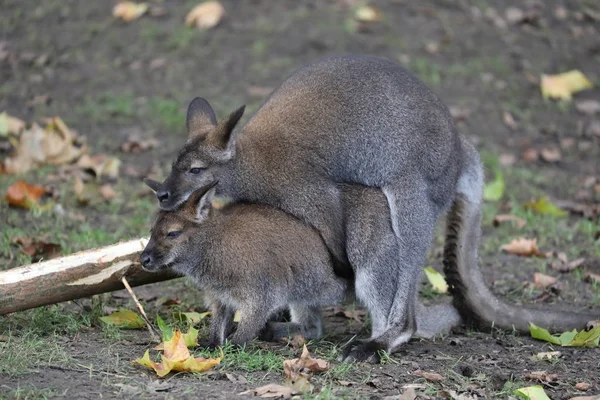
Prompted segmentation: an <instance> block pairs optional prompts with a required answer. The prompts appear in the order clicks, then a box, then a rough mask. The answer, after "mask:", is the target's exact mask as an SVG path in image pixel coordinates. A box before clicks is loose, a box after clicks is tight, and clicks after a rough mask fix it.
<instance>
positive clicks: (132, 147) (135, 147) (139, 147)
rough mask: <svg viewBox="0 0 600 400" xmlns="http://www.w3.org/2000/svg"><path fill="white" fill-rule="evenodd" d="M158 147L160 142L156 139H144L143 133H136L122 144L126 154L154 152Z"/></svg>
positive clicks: (122, 149)
mask: <svg viewBox="0 0 600 400" xmlns="http://www.w3.org/2000/svg"><path fill="white" fill-rule="evenodd" d="M158 145H159V142H158V140H156V139H155V138H148V139H144V138H143V137H142V134H141V133H139V132H134V133H132V134H131V135H129V137H128V138H127V140H126V141H125V142H123V143H121V151H123V152H126V153H142V152H144V151H148V150H152V149H154V148H155V147H157V146H158Z"/></svg>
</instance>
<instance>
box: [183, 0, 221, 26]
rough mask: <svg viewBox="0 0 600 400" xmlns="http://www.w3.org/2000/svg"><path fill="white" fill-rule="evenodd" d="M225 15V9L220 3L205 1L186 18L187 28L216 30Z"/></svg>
mask: <svg viewBox="0 0 600 400" xmlns="http://www.w3.org/2000/svg"><path fill="white" fill-rule="evenodd" d="M224 15H225V8H223V6H222V5H221V3H219V2H218V1H205V2H204V3H202V4H199V5H197V6H196V7H194V8H193V9H192V10H191V11H190V12H189V13H188V14H187V16H186V17H185V24H186V25H187V26H195V27H196V28H198V29H203V30H206V29H210V28H214V27H215V26H217V25H218V24H219V22H221V19H222V18H223V16H224Z"/></svg>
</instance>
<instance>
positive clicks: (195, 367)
mask: <svg viewBox="0 0 600 400" xmlns="http://www.w3.org/2000/svg"><path fill="white" fill-rule="evenodd" d="M163 348H164V354H161V362H160V363H156V362H154V361H152V360H151V359H150V351H149V350H146V353H144V356H143V357H142V358H138V359H136V360H135V361H136V362H137V363H138V364H140V365H143V366H145V367H147V368H152V369H153V370H154V371H155V372H156V374H157V375H158V376H159V377H163V376H166V375H167V374H168V373H169V372H171V371H176V372H205V371H208V370H209V369H211V368H212V367H214V366H215V365H218V364H219V363H220V362H221V360H222V359H223V351H222V350H221V356H220V357H218V358H203V357H198V358H195V357H193V356H192V355H191V354H190V352H189V350H188V349H187V345H186V343H185V339H184V337H183V335H182V334H181V331H179V330H177V331H175V333H174V334H173V337H172V338H171V340H168V341H166V342H164V344H163Z"/></svg>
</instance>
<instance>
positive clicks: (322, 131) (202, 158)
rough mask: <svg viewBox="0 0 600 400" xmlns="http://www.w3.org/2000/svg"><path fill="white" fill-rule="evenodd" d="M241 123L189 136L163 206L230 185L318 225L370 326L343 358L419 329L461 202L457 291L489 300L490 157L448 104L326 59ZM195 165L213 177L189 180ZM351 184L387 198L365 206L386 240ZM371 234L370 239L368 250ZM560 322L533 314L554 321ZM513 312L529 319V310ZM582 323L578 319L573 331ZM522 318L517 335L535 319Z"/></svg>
mask: <svg viewBox="0 0 600 400" xmlns="http://www.w3.org/2000/svg"><path fill="white" fill-rule="evenodd" d="M232 115H235V116H236V117H237V116H238V115H239V114H235V113H234V114H232ZM238 118H239V117H238ZM236 121H237V119H236ZM231 122H232V119H231V117H230V118H227V119H225V120H224V121H221V122H220V123H219V124H215V123H214V122H211V123H210V124H209V125H208V126H202V127H201V128H198V129H196V128H195V129H194V130H193V131H190V132H188V134H189V139H188V142H187V143H186V145H185V146H184V148H183V149H182V150H181V152H180V153H179V155H178V156H177V159H176V160H175V162H174V163H173V169H172V171H171V173H170V174H169V176H168V177H167V179H166V180H165V182H164V183H163V184H162V189H163V191H164V192H165V193H167V194H168V196H163V197H159V198H160V200H161V207H162V208H163V209H172V208H173V207H175V206H177V205H178V204H180V203H181V202H183V201H184V200H185V199H186V198H187V196H189V194H190V193H192V191H193V190H195V189H196V188H198V187H200V186H202V185H203V184H205V183H206V182H209V181H211V180H213V179H219V181H220V183H219V186H218V191H219V193H220V194H223V195H226V196H228V197H230V198H232V199H233V200H234V201H242V202H251V203H260V204H268V205H271V206H273V207H277V208H279V209H281V210H283V211H285V212H287V213H289V214H291V215H294V216H296V217H298V218H300V219H301V220H302V221H304V222H305V223H306V224H308V225H309V226H311V227H314V228H316V229H317V230H318V231H319V233H320V234H321V237H322V238H323V240H324V241H325V243H326V245H327V247H328V249H329V251H330V252H331V254H332V255H333V256H334V258H335V260H336V261H337V263H336V265H337V270H336V271H337V272H338V273H340V272H341V273H343V272H344V269H347V270H352V271H354V273H355V275H356V282H355V283H356V292H357V297H358V298H359V299H360V300H361V301H363V302H364V303H365V304H366V305H367V307H368V308H369V311H370V313H371V317H372V321H373V336H372V337H371V339H370V340H369V341H366V342H363V343H359V344H357V345H354V346H351V347H350V349H349V351H348V354H347V357H346V359H348V360H351V359H358V360H376V353H377V351H378V350H381V349H383V350H387V351H388V352H391V351H394V350H395V349H396V348H397V347H398V346H400V345H401V344H402V343H404V342H406V341H408V340H409V338H410V337H411V336H412V335H413V334H414V333H415V330H416V329H417V326H418V322H416V319H415V306H416V304H417V303H416V292H417V282H418V279H419V276H420V271H421V266H422V264H423V262H424V259H425V254H426V251H427V249H428V247H429V246H430V243H431V240H432V236H433V230H434V225H435V223H436V221H437V220H438V218H439V217H440V216H441V215H442V214H443V213H445V212H446V211H448V209H450V207H451V206H452V205H453V204H455V208H453V210H455V209H456V204H461V205H462V207H461V208H462V211H463V212H461V213H454V214H452V215H453V216H455V217H456V218H454V219H453V220H452V221H454V222H453V225H452V226H451V227H449V231H448V232H449V234H448V238H449V239H453V238H454V241H453V242H452V243H451V244H452V245H450V246H449V247H447V250H448V251H447V252H446V255H445V258H446V262H445V265H446V271H447V273H448V274H450V275H452V276H453V278H455V279H454V280H453V281H452V285H453V288H456V289H455V294H456V293H457V291H463V292H465V291H471V290H474V292H473V293H478V294H483V295H484V296H488V295H489V294H490V293H489V290H488V291H481V292H480V291H478V290H480V288H479V289H478V288H471V287H468V285H471V284H475V285H483V281H481V280H470V279H469V276H467V275H468V274H471V273H476V274H479V271H478V266H477V247H478V244H479V231H480V226H479V216H480V214H481V197H482V188H483V169H482V166H481V162H480V161H479V156H478V154H477V152H476V150H475V149H474V147H473V146H472V145H471V144H470V143H468V142H467V141H466V140H464V138H462V137H461V135H459V133H458V132H457V130H456V128H455V126H454V123H453V120H452V117H451V115H450V113H449V112H448V109H447V107H446V106H445V105H444V104H443V103H442V101H441V100H440V99H439V98H438V97H437V96H436V95H435V94H434V93H433V92H431V91H430V90H429V89H428V88H427V87H426V86H425V85H423V84H422V83H421V82H420V81H419V80H418V79H417V78H415V77H414V76H413V75H411V74H410V73H408V72H407V71H405V70H404V69H403V68H401V67H400V66H399V65H397V64H396V63H394V62H391V61H389V60H384V59H380V58H375V57H370V56H341V57H328V58H325V59H322V60H319V61H317V62H315V63H313V64H310V65H307V66H305V67H303V68H301V69H299V70H297V71H296V72H295V73H294V74H292V75H291V76H290V77H289V78H288V79H287V80H286V81H284V82H283V84H282V85H281V86H280V87H279V88H278V89H276V90H275V91H274V92H273V93H272V94H271V96H270V97H269V98H268V99H267V101H266V103H265V104H264V105H263V106H262V107H261V108H260V109H259V110H258V111H257V113H256V114H255V115H254V116H253V117H252V118H251V119H250V121H249V122H248V123H247V124H246V125H245V126H244V127H243V129H242V131H241V133H239V134H238V135H233V134H232V132H233V128H234V126H235V123H231ZM224 139H229V141H228V142H227V144H226V145H223V143H224V142H225V140H224ZM193 165H196V166H198V165H200V166H201V167H202V168H203V169H202V173H198V174H192V173H191V172H190V171H191V170H190V168H192V166H193ZM347 184H351V185H363V186H366V187H371V188H375V189H376V190H378V191H379V193H382V194H384V195H385V196H382V197H381V199H382V200H383V205H382V203H381V202H375V203H374V204H373V203H368V202H363V203H361V204H360V205H359V206H358V207H360V209H361V212H363V211H364V213H365V214H366V215H379V216H381V215H385V217H381V219H380V220H381V221H387V222H388V224H389V225H390V226H389V229H388V230H387V231H386V233H385V234H382V233H381V232H379V231H376V230H374V229H373V227H371V226H370V225H369V224H370V222H368V221H366V222H365V221H361V220H360V218H358V219H357V218H356V215H353V212H354V211H355V209H352V208H347V207H346V206H345V204H346V203H347V199H345V198H344V193H343V187H344V186H345V185H347ZM457 194H460V196H458V197H457ZM464 199H467V201H464ZM453 212H454V211H453ZM353 219H354V220H356V221H355V223H352V222H351V221H352V220H353ZM365 232H368V234H369V235H371V236H370V239H369V240H365V241H362V238H363V237H364V235H365ZM389 232H391V235H390V234H389ZM353 238H354V239H353ZM467 238H468V239H467ZM469 240H471V241H469ZM351 243H352V245H351ZM365 243H368V245H366V244H365ZM461 246H464V248H461ZM465 252H467V253H468V254H467V253H465ZM340 265H341V266H344V265H346V267H345V268H344V267H342V268H341V269H340V267H339V266H340ZM348 265H350V266H351V267H348ZM462 283H464V284H465V285H466V287H465V285H462ZM486 290H487V289H486ZM457 298H458V299H462V300H464V301H465V302H466V303H465V304H460V307H458V310H459V311H460V312H461V316H462V317H463V318H464V319H468V320H472V319H473V318H472V317H473V314H474V313H476V314H477V315H478V316H479V317H481V319H483V320H484V321H485V322H492V321H502V322H506V319H505V318H504V317H506V315H505V314H503V313H504V312H505V311H506V310H507V309H506V308H497V309H495V308H494V307H495V306H496V305H499V304H501V303H499V302H498V300H497V299H496V298H495V297H491V298H490V297H484V298H473V297H471V296H462V297H461V296H457ZM475 303H477V304H475ZM482 305H486V307H487V308H486V310H487V311H486V312H481V310H482V308H481V306H482ZM552 313H553V312H551V311H546V312H539V313H537V314H536V313H529V314H527V317H528V318H533V319H535V320H536V321H538V322H541V325H544V324H543V321H544V318H545V317H547V316H549V315H551V314H552ZM510 316H511V318H515V322H516V320H519V319H521V316H520V315H519V314H518V313H512V314H510ZM452 318H454V319H456V318H455V316H452V317H451V318H450V319H452ZM584 319H585V316H579V317H578V318H574V319H572V320H571V321H572V322H576V323H575V324H574V326H573V327H579V325H581V323H584ZM519 322H520V323H519V324H515V326H517V327H523V326H525V325H527V322H528V321H525V320H521V321H519ZM532 322H533V321H532ZM442 325H443V324H442ZM497 325H498V324H497ZM501 327H505V326H501Z"/></svg>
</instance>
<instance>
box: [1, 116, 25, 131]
mask: <svg viewBox="0 0 600 400" xmlns="http://www.w3.org/2000/svg"><path fill="white" fill-rule="evenodd" d="M23 129H25V122H24V121H22V120H20V119H19V118H16V117H13V116H10V115H8V114H7V113H6V112H2V113H0V137H2V136H7V135H18V134H20V133H21V132H22V131H23Z"/></svg>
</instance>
